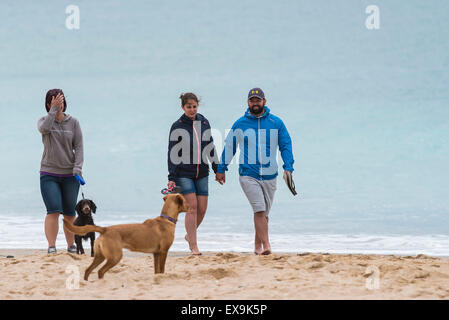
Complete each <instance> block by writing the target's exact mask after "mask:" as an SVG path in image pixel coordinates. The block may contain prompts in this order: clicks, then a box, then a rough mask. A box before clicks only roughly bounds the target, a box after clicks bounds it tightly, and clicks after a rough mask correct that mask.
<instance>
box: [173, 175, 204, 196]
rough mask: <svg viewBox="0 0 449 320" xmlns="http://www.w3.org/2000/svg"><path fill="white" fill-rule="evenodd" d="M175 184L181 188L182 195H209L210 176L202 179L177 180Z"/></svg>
mask: <svg viewBox="0 0 449 320" xmlns="http://www.w3.org/2000/svg"><path fill="white" fill-rule="evenodd" d="M175 183H176V185H177V186H178V187H181V193H182V194H187V193H196V195H197V196H208V195H209V176H206V177H204V178H200V179H190V178H176V179H175Z"/></svg>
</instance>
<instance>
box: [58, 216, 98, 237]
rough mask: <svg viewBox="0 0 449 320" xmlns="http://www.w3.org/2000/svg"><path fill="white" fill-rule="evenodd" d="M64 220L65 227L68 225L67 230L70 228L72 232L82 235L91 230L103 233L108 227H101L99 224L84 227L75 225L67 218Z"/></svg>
mask: <svg viewBox="0 0 449 320" xmlns="http://www.w3.org/2000/svg"><path fill="white" fill-rule="evenodd" d="M62 222H63V223H64V227H66V228H67V230H69V231H70V232H72V233H74V234H79V235H82V236H83V235H85V234H86V233H89V232H99V233H101V234H103V233H105V231H106V228H103V227H99V226H93V225H87V226H82V227H79V226H75V225H74V224H72V223H70V222H68V221H67V220H66V219H63V220H62Z"/></svg>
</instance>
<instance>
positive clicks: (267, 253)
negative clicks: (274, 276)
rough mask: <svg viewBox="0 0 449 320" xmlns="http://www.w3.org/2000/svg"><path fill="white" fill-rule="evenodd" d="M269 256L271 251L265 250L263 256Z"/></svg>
mask: <svg viewBox="0 0 449 320" xmlns="http://www.w3.org/2000/svg"><path fill="white" fill-rule="evenodd" d="M269 254H271V250H265V251H264V252H262V255H263V256H267V255H269Z"/></svg>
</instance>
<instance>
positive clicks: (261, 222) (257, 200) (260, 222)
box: [215, 88, 294, 255]
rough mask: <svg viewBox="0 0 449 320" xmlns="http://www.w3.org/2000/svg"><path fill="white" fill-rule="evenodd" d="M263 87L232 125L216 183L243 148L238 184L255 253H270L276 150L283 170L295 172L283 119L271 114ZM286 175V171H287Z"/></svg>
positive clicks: (251, 96) (253, 93)
mask: <svg viewBox="0 0 449 320" xmlns="http://www.w3.org/2000/svg"><path fill="white" fill-rule="evenodd" d="M266 102H267V101H266V100H265V94H264V92H263V91H262V89H260V88H254V89H251V90H250V91H249V93H248V109H247V111H246V112H245V115H244V116H242V117H241V118H239V119H238V120H237V121H236V122H235V123H234V125H233V126H232V129H231V131H230V132H229V134H228V135H227V137H226V140H225V147H224V149H223V153H222V155H221V161H220V164H219V165H218V169H217V173H216V176H215V180H216V181H218V182H219V183H220V184H224V183H225V182H226V176H225V171H227V170H228V165H229V164H230V162H231V160H232V158H233V157H234V155H235V153H236V152H237V145H238V146H239V149H240V157H239V175H240V177H239V181H240V186H241V187H242V189H243V192H244V193H245V195H246V197H247V198H248V200H249V202H250V204H251V207H252V209H253V212H254V227H255V233H256V234H255V239H254V253H255V254H258V255H259V254H263V255H267V254H270V253H271V246H270V242H269V238H268V213H269V211H270V208H271V205H272V203H273V199H274V193H275V191H276V177H277V175H278V165H277V161H276V157H277V149H278V148H279V151H280V153H281V157H282V160H283V162H284V165H283V169H284V171H290V172H293V162H294V160H293V152H292V141H291V138H290V135H289V133H288V131H287V128H286V127H285V125H284V123H283V122H282V120H281V119H280V118H278V117H276V116H275V115H273V114H271V113H270V109H269V108H268V107H267V106H266ZM284 174H285V172H284Z"/></svg>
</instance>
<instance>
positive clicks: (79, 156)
mask: <svg viewBox="0 0 449 320" xmlns="http://www.w3.org/2000/svg"><path fill="white" fill-rule="evenodd" d="M73 150H74V151H75V165H74V166H73V175H75V174H79V175H80V176H82V174H81V173H82V171H83V162H84V148H83V133H82V132H81V127H80V124H79V122H78V120H76V122H75V127H74V136H73Z"/></svg>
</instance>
